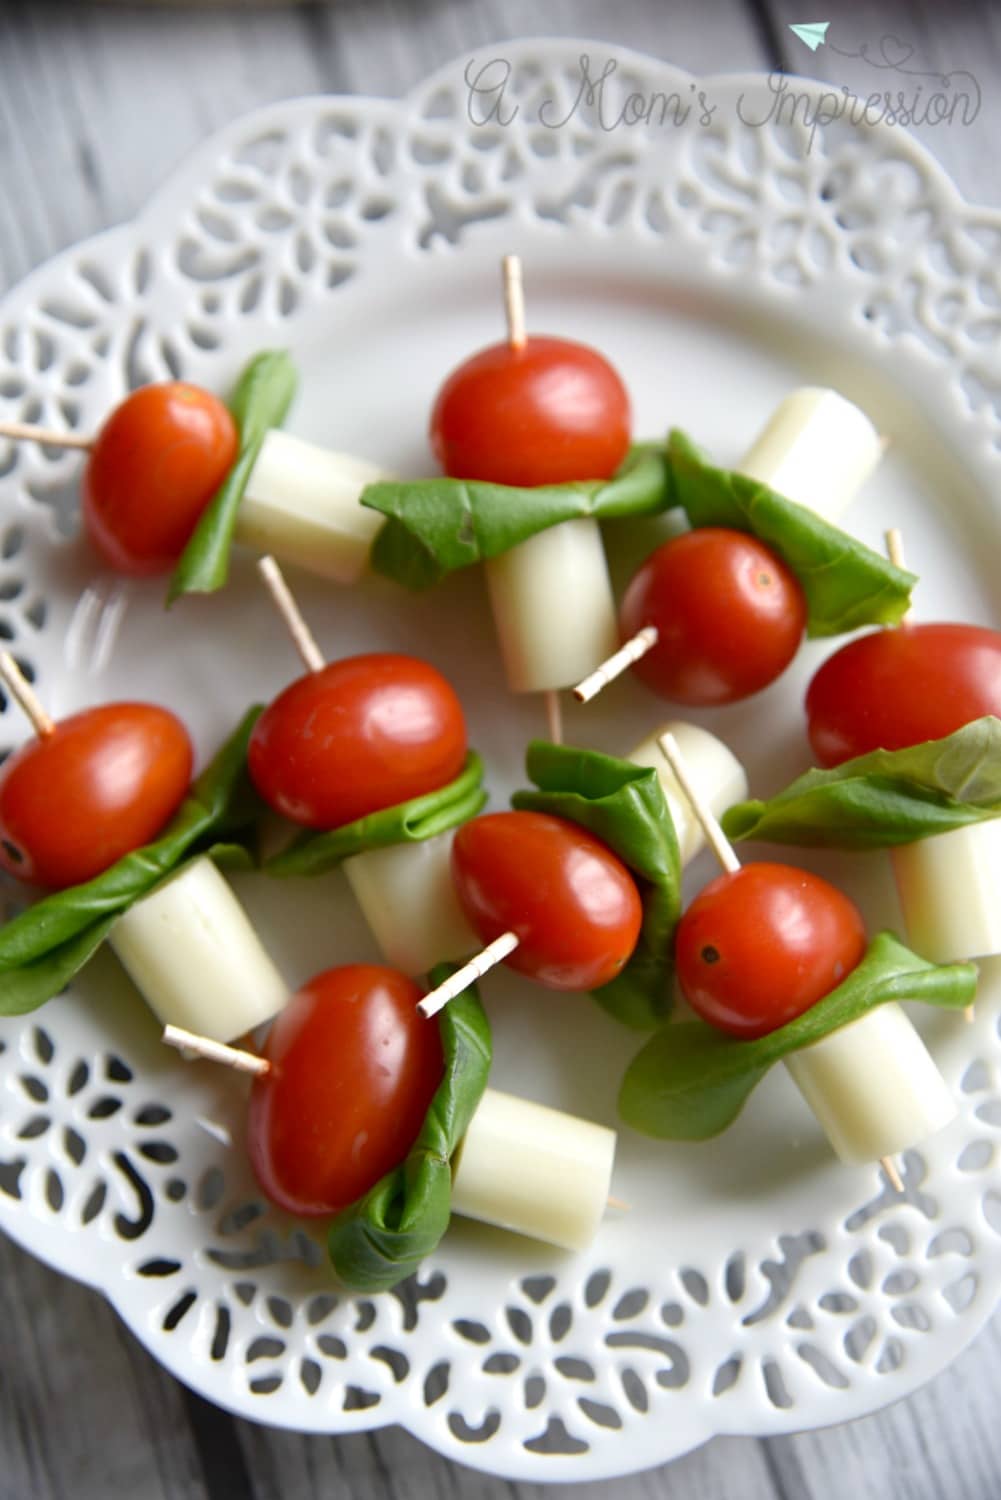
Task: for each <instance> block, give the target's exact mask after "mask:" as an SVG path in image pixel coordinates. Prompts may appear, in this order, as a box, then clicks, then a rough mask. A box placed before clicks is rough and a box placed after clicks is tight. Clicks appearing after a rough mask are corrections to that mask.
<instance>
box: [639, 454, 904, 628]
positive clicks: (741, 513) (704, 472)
mask: <svg viewBox="0 0 1001 1500" xmlns="http://www.w3.org/2000/svg"><path fill="white" fill-rule="evenodd" d="M667 458H668V469H669V472H670V488H671V497H672V498H671V504H672V505H680V506H681V507H682V508H683V509H684V511H685V512H686V514H687V516H688V519H689V521H690V522H691V524H692V526H728V527H731V528H733V529H734V530H736V531H747V532H750V533H751V535H752V536H756V537H757V538H758V539H759V540H760V541H762V542H764V543H765V545H766V546H767V547H770V548H771V549H772V551H773V552H775V553H776V554H777V555H778V556H779V557H780V558H781V559H782V561H783V562H784V563H786V564H787V566H788V567H789V568H790V569H791V570H792V572H793V573H795V575H796V577H797V578H798V579H799V581H800V584H801V585H802V588H803V592H804V594H805V595H806V604H807V611H808V616H807V635H809V636H826V635H842V634H844V632H845V631H848V630H857V629H858V627H859V626H860V625H893V624H896V622H897V621H898V620H900V619H902V618H903V616H904V615H905V614H906V612H907V609H908V607H909V604H910V597H911V589H912V588H913V587H914V584H915V583H916V582H917V579H916V578H915V576H914V574H913V573H907V572H905V571H904V570H903V569H902V568H895V567H894V566H893V564H892V563H891V562H888V561H887V560H886V558H885V557H880V555H879V553H877V552H872V551H870V549H869V548H868V547H865V546H863V545H862V543H861V542H859V541H856V540H855V538H854V537H851V536H849V535H848V534H847V532H844V531H840V530H839V529H838V528H837V527H836V526H832V525H831V524H830V523H829V522H828V521H824V520H821V518H820V516H817V515H814V513H813V511H810V510H807V509H806V508H805V507H804V506H802V505H796V504H794V503H793V501H792V500H786V499H785V498H784V497H783V496H782V495H780V494H778V493H777V492H776V491H775V490H773V489H770V488H769V486H768V485H767V484H763V483H762V482H761V481H760V480H758V479H749V478H748V477H747V475H746V474H738V473H736V472H735V471H733V470H731V469H717V468H715V467H714V465H712V464H711V463H710V462H709V460H708V459H707V458H706V456H705V455H704V454H703V453H702V452H701V451H700V450H699V449H698V448H697V447H696V446H695V444H694V443H693V442H692V441H691V439H690V438H688V437H686V436H685V434H684V433H683V432H679V431H678V430H677V428H675V429H674V431H672V433H671V435H670V438H669V439H668V444H667Z"/></svg>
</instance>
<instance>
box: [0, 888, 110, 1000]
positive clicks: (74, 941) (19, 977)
mask: <svg viewBox="0 0 1001 1500" xmlns="http://www.w3.org/2000/svg"><path fill="white" fill-rule="evenodd" d="M116 920H117V913H115V914H112V915H111V916H110V917H98V918H97V920H96V921H94V922H90V923H88V925H87V926H86V927H84V928H83V929H82V930H81V931H80V932H78V933H76V935H75V936H74V937H71V938H68V939H67V941H66V942H65V943H59V944H57V945H56V946H55V947H53V948H50V949H49V951H48V952H47V953H43V954H42V955H41V956H40V957H39V958H35V959H31V960H30V962H28V963H25V964H19V965H18V966H17V967H16V968H14V969H10V970H5V971H4V972H3V973H2V974H0V1016H23V1015H25V1014H26V1013H27V1012H28V1011H30V1010H37V1009H38V1007H39V1006H40V1005H44V1004H45V1002H46V1001H47V1000H51V999H52V998H53V997H54V996H55V995H58V994H60V993H61V991H62V990H64V989H65V988H66V986H67V985H68V984H69V982H70V980H71V979H72V978H73V976H74V975H75V974H78V973H79V972H80V970H81V969H82V968H83V966H84V965H85V964H86V963H88V962H89V961H90V959H92V958H93V956H94V954H95V953H96V952H97V950H98V948H100V946H101V944H102V943H103V942H104V940H105V938H106V937H107V936H108V933H109V932H110V930H111V928H112V927H113V926H114V925H115V922H116Z"/></svg>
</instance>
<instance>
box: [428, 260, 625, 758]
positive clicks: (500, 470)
mask: <svg viewBox="0 0 1001 1500" xmlns="http://www.w3.org/2000/svg"><path fill="white" fill-rule="evenodd" d="M503 284H504V305H505V311H506V316H507V329H508V337H507V342H506V343H504V344H495V345H492V346H490V347H489V348H486V349H482V350H480V351H479V352H478V353H477V354H474V355H472V356H471V357H470V358H469V359H467V360H465V361H464V362H463V363H462V364H461V365H460V366H459V367H458V368H457V369H456V370H454V371H453V372H452V373H451V375H449V377H448V378H447V379H446V381H445V383H444V385H443V386H442V388H441V390H440V391H439V393H438V397H437V400H436V402H435V406H434V411H433V414H432V418H431V435H432V446H433V447H434V450H435V454H436V456H437V458H438V460H439V462H440V463H441V465H442V468H443V469H444V471H445V473H446V474H448V475H450V476H452V477H454V478H457V479H481V480H491V481H493V482H495V483H499V484H510V485H518V486H530V487H534V486H538V485H553V484H563V483H567V482H569V481H573V480H589V479H604V478H608V477H609V476H610V475H612V474H613V473H614V472H615V471H616V469H617V468H618V467H619V465H620V464H621V462H622V460H623V459H624V458H625V456H626V452H627V450H628V447H629V426H630V406H629V397H628V395H627V393H626V390H625V387H624V385H623V384H622V381H621V380H620V378H619V376H618V374H617V373H616V372H615V370H614V369H613V368H612V366H611V365H610V364H609V363H608V361H607V360H606V359H604V358H603V357H602V356H601V355H600V354H598V353H597V351H596V350H594V349H591V348H589V347H588V346H586V345H584V344H579V343H575V342H572V341H571V340H568V339H558V338H550V337H540V336H532V337H529V336H528V335H527V334H526V331H525V304H524V295H523V290H522V275H521V262H520V260H519V258H518V257H517V256H515V255H507V256H505V257H504V261H503ZM486 578H487V588H488V592H489V595H490V603H491V608H492V610H493V616H494V623H495V625H496V628H497V634H498V637H499V640H500V647H501V654H502V656H503V659H504V667H505V671H506V674H507V679H508V684H509V686H510V688H511V690H512V692H516V693H535V692H541V693H543V694H544V695H545V699H546V707H547V716H548V721H549V732H550V739H552V740H553V741H554V742H556V743H558V742H559V740H560V739H561V738H562V734H561V720H560V703H559V696H558V695H559V692H560V691H561V690H562V689H563V688H567V687H571V686H572V685H573V684H574V683H575V682H577V681H579V679H580V678H581V676H583V675H584V674H585V673H586V672H588V671H591V670H592V669H593V668H594V667H596V666H597V665H598V663H599V662H601V661H602V660H603V659H604V658H605V657H606V656H607V655H608V653H609V652H610V651H611V650H612V649H613V648H614V646H615V640H616V626H615V601H614V598H613V595H612V586H611V581H610V578H609V574H608V564H607V561H606V559H605V550H604V545H603V543H602V539H601V531H600V528H599V526H598V523H597V521H595V520H592V519H590V518H586V517H584V518H578V519H576V520H571V521H564V522H562V523H561V524H559V525H556V526H551V527H550V528H549V529H548V530H546V531H543V532H540V533H538V534H537V535H535V536H532V537H529V539H528V540H527V541H523V542H520V543H519V544H517V545H516V546H514V547H512V548H510V549H509V550H508V551H507V552H504V553H502V554H501V555H500V556H498V557H492V558H490V559H488V561H487V563H486Z"/></svg>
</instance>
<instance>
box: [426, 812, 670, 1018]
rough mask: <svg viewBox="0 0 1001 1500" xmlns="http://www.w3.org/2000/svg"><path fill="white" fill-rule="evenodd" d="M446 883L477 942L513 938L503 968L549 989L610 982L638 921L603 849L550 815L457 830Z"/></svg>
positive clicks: (500, 818) (615, 862) (502, 818)
mask: <svg viewBox="0 0 1001 1500" xmlns="http://www.w3.org/2000/svg"><path fill="white" fill-rule="evenodd" d="M452 877H453V880H454V881H455V888H456V891H457V892H458V896H459V901H460V904H461V906H462V908H463V910H464V911H465V913H466V916H467V918H468V919H469V922H470V924H471V925H472V927H473V930H474V931H475V932H476V933H477V935H478V936H479V937H480V939H481V940H482V941H483V942H484V943H490V942H493V940H494V938H498V937H500V935H501V933H503V932H514V933H516V934H517V937H518V939H519V942H518V947H517V948H516V949H515V950H514V952H513V953H512V954H511V956H510V958H508V959H507V960H505V961H506V962H507V963H508V964H509V965H510V967H511V968H512V969H517V970H518V971H519V972H520V973H522V974H530V975H531V977H532V978H533V979H537V980H538V981H539V983H540V984H544V985H547V986H548V988H549V989H552V990H594V989H598V988H599V986H600V985H603V984H607V983H608V981H609V980H610V979H614V978H615V976H616V974H618V972H619V971H620V969H621V968H622V967H623V966H624V965H625V964H626V963H627V962H628V960H629V958H630V957H631V955H632V951H633V949H634V948H635V947H636V942H637V939H638V938H639V933H640V924H641V922H642V920H643V909H642V906H641V904H640V897H639V892H638V891H637V889H636V882H635V881H634V880H633V877H632V876H631V875H630V873H629V871H628V870H627V869H626V867H625V865H624V864H623V863H622V861H621V860H620V859H618V858H617V857H616V856H615V855H614V854H613V853H612V851H611V850H610V849H608V848H606V847H605V845H604V844H602V843H600V842H599V841H598V839H596V838H594V837H593V835H592V834H590V833H587V832H586V831H585V830H584V829H583V828H578V827H577V826H576V824H574V823H568V822H566V821H565V820H564V819H563V818H552V817H550V816H549V815H548V814H547V813H535V812H504V813H488V814H487V815H486V816H485V817H480V818H473V819H472V821H471V822H469V823H465V824H463V826H462V827H461V828H460V829H459V831H458V833H457V834H456V836H455V842H454V844H453V845H452Z"/></svg>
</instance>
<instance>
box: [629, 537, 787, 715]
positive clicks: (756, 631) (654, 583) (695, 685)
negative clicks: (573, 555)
mask: <svg viewBox="0 0 1001 1500" xmlns="http://www.w3.org/2000/svg"><path fill="white" fill-rule="evenodd" d="M619 624H620V629H621V633H622V639H623V641H627V640H630V639H631V638H632V637H633V636H634V635H635V634H636V633H637V631H639V630H641V629H642V628H643V627H644V626H646V625H654V626H656V629H657V634H658V638H657V644H656V645H655V646H654V647H653V648H652V650H650V651H648V652H647V653H646V655H645V656H643V657H642V658H641V659H640V660H639V661H638V662H636V663H635V664H634V667H633V670H634V671H635V673H636V675H637V677H639V678H640V680H641V681H642V682H644V683H645V684H646V686H647V687H648V688H651V689H652V691H653V692H655V693H656V694H657V695H658V696H659V697H661V698H666V699H667V701H668V702H669V703H687V704H691V705H693V706H702V707H708V706H712V705H717V704H721V703H735V702H736V701H737V700H738V699H740V698H747V697H749V696H750V695H751V694H752V693H757V692H759V691H760V690H761V689H762V688H764V687H767V686H768V684H769V683H770V682H773V681H774V680H775V678H776V677H778V676H779V674H780V673H781V672H784V671H785V669H786V667H787V666H788V665H789V663H790V662H791V661H792V659H793V657H794V656H795V655H796V652H797V650H798V649H799V644H800V641H801V640H802V639H803V631H804V629H805V627H806V600H805V598H804V596H803V590H802V588H801V587H800V585H799V582H798V580H797V579H796V578H794V577H793V575H792V573H791V572H790V571H789V569H788V568H787V567H786V566H785V564H784V563H783V562H782V561H781V560H780V559H779V558H777V557H776V556H775V554H774V553H772V552H770V551H769V550H768V548H767V547H764V546H762V544H761V543H760V542H759V541H757V540H756V539H755V538H754V537H751V536H746V535H745V534H744V533H743V532H740V531H728V530H726V529H724V528H723V527H718V526H704V527H700V528H699V529H698V530H696V531H688V532H685V534H684V535H683V536H679V537H674V538H672V540H671V541H668V542H664V543H663V544H662V545H661V546H660V547H658V548H657V550H656V551H655V552H653V553H651V555H650V556H649V557H648V558H647V559H646V561H645V562H644V563H643V564H642V565H641V566H640V568H639V569H638V570H637V572H636V573H635V574H634V576H633V578H632V581H631V582H630V584H629V587H628V589H627V590H626V593H625V596H624V598H623V600H622V607H621V610H620V614H619Z"/></svg>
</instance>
